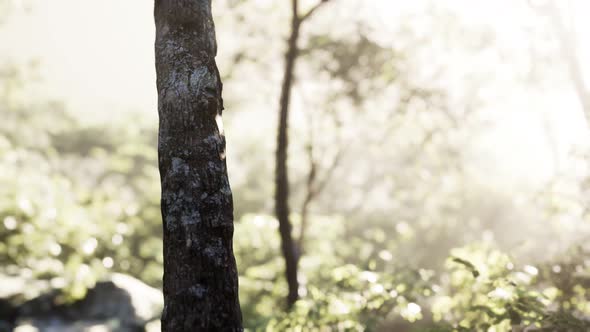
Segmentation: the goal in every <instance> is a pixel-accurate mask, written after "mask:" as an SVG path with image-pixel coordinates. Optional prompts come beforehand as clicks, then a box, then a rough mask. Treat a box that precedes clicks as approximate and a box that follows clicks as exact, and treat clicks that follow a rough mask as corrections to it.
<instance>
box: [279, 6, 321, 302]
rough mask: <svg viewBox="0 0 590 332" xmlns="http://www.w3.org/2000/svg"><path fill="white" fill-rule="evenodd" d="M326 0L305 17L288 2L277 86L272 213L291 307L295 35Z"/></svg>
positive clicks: (294, 286)
mask: <svg viewBox="0 0 590 332" xmlns="http://www.w3.org/2000/svg"><path fill="white" fill-rule="evenodd" d="M328 1H329V0H320V2H318V3H317V4H316V5H315V6H314V7H312V8H311V9H309V10H308V11H307V12H306V13H305V14H303V15H300V14H299V1H298V0H292V2H291V32H290V35H289V39H288V43H287V51H286V52H285V70H284V73H283V83H282V85H281V97H280V100H279V124H278V130H277V150H276V170H275V177H276V178H275V181H276V182H275V183H276V184H275V213H276V216H277V219H278V221H279V232H280V235H281V250H282V252H283V257H284V258H285V275H286V278H287V284H288V286H289V293H288V295H287V306H288V307H291V306H293V304H294V303H295V301H297V299H298V297H299V294H298V289H299V281H298V277H297V265H298V260H299V253H298V251H299V250H298V248H297V245H296V243H295V241H294V240H293V234H292V229H293V226H292V224H291V221H290V220H289V213H290V209H289V177H288V163H287V160H288V158H287V156H288V148H289V105H290V99H291V90H292V89H293V85H294V80H295V64H296V62H297V58H298V56H299V46H298V43H299V34H300V31H301V25H302V24H303V22H305V21H306V20H307V19H309V18H310V17H311V16H312V15H313V13H314V12H315V11H316V10H317V9H318V8H320V6H321V5H322V4H324V3H326V2H328Z"/></svg>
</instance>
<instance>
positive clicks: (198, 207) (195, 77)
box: [154, 0, 243, 332]
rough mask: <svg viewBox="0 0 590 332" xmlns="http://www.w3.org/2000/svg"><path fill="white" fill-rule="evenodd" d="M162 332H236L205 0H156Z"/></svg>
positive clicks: (229, 218) (217, 83) (229, 210)
mask: <svg viewBox="0 0 590 332" xmlns="http://www.w3.org/2000/svg"><path fill="white" fill-rule="evenodd" d="M154 16H155V21H156V44H155V51H156V73H157V88H158V113H159V118H160V129H159V137H158V155H159V158H158V159H159V168H160V179H161V185H162V200H161V205H162V218H163V229H164V311H163V313H162V331H164V332H179V331H242V330H243V329H242V315H241V312H240V306H239V300H238V273H237V268H236V262H235V259H234V255H233V248H232V237H233V230H234V225H233V201H232V193H231V189H230V186H229V181H228V177H227V169H226V162H225V138H224V136H223V129H222V126H221V111H222V109H223V101H222V98H221V89H222V84H221V79H220V77H219V72H218V70H217V66H216V63H215V55H216V48H217V46H216V41H215V29H214V25H213V19H212V15H211V0H156V1H155V9H154Z"/></svg>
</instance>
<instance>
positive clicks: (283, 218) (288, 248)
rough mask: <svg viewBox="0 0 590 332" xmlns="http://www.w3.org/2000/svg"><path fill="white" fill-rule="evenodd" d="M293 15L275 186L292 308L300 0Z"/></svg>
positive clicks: (295, 288) (294, 294)
mask: <svg viewBox="0 0 590 332" xmlns="http://www.w3.org/2000/svg"><path fill="white" fill-rule="evenodd" d="M292 4H293V18H292V21H291V35H290V36H289V42H288V45H287V52H286V54H285V72H284V76H283V84H282V86H281V97H280V101H279V124H278V134H277V150H276V172H275V176H276V179H275V180H276V188H275V190H276V191H275V210H276V211H275V213H276V216H277V219H278V221H279V233H280V235H281V250H282V252H283V257H284V258H285V276H286V277H287V284H288V287H289V293H288V295H287V307H288V308H291V307H292V306H293V304H294V303H295V302H296V301H297V299H298V298H299V293H298V289H299V281H298V280H297V261H298V258H297V253H296V250H297V248H296V247H295V242H294V241H293V236H292V234H291V233H292V228H293V227H292V226H291V221H290V220H289V178H288V168H287V152H288V146H289V142H288V136H289V133H288V129H289V126H288V121H289V101H290V97H291V87H292V86H293V79H294V77H293V76H294V71H295V61H296V60H297V53H298V48H297V42H298V39H299V27H300V22H299V18H298V16H297V0H293V2H292Z"/></svg>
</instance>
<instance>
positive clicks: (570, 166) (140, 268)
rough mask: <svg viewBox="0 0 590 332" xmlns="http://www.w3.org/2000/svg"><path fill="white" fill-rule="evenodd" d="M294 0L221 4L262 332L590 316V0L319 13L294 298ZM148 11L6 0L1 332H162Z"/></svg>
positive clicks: (532, 323) (254, 306)
mask: <svg viewBox="0 0 590 332" xmlns="http://www.w3.org/2000/svg"><path fill="white" fill-rule="evenodd" d="M289 3H290V2H289V1H286V0H283V1H272V0H214V1H213V6H214V16H215V20H216V28H217V39H218V43H219V52H218V56H217V61H218V66H219V68H220V72H221V75H222V78H223V80H224V100H225V108H226V110H225V112H224V121H225V124H224V125H225V133H226V138H227V154H228V157H227V160H228V167H229V176H230V182H231V185H232V189H233V192H234V205H235V220H236V230H235V234H234V248H235V253H236V258H237V264H238V270H239V273H240V301H241V305H242V311H243V314H244V324H245V327H246V328H247V329H248V330H251V331H255V330H266V331H315V330H319V331H332V330H333V331H362V330H367V331H496V332H500V331H523V330H526V331H590V327H589V326H590V220H589V217H590V216H589V215H588V213H589V211H588V208H589V207H590V206H589V204H590V202H589V198H590V193H588V191H589V190H590V167H589V166H590V165H589V163H590V155H589V154H590V135H589V133H590V129H589V128H590V127H589V123H590V122H589V121H588V120H589V119H590V65H588V63H587V62H585V61H583V60H584V59H590V24H589V23H588V19H587V13H589V12H590V4H589V3H588V2H586V1H584V0H576V1H574V0H570V1H553V2H552V1H542V0H538V1H526V0H516V1H514V0H498V1H467V0H460V1H459V0H457V1H434V0H417V1H393V0H371V1H358V0H331V1H328V2H327V3H325V4H324V5H323V6H322V7H321V8H319V9H318V10H317V11H316V12H315V13H314V15H313V17H310V18H309V20H307V21H306V22H305V24H304V25H302V28H301V29H302V30H301V34H300V45H299V46H300V48H301V51H300V55H299V57H298V59H297V65H296V70H295V81H294V86H293V90H292V98H291V114H290V123H289V126H290V133H289V135H290V146H289V151H288V154H289V180H290V183H291V197H290V201H289V203H290V206H291V212H292V213H291V220H292V222H293V224H294V232H293V237H294V238H295V241H296V242H298V243H300V244H301V247H300V248H304V250H303V249H301V250H300V251H301V253H300V254H301V258H300V261H299V268H300V270H299V282H300V285H299V292H300V295H301V299H300V300H299V301H298V302H297V303H296V304H295V306H294V307H293V308H292V309H291V310H286V306H285V298H286V296H287V283H286V281H285V278H284V260H283V257H282V255H281V250H280V237H279V233H278V223H277V220H276V219H275V217H274V200H273V197H274V165H275V160H274V156H275V149H276V145H275V141H276V130H277V128H276V122H277V120H278V119H277V117H278V104H279V94H280V89H281V80H282V75H283V70H284V53H285V50H286V46H287V39H288V36H289V29H290V15H291V12H290V4H289ZM314 4H315V1H313V0H309V1H304V0H302V1H301V7H302V11H305V9H309V8H311V7H312V6H313V5H314ZM152 10H153V3H152V1H144V0H125V1H117V0H101V1H90V0H84V1H79V0H53V1H43V0H0V41H1V43H0V55H1V57H0V239H1V242H0V298H1V300H0V316H1V317H0V331H4V330H6V331H10V330H11V329H12V328H13V327H14V326H18V327H16V330H17V331H21V332H22V331H37V330H40V331H94V332H97V331H110V330H113V331H136V330H133V329H132V328H139V330H142V329H143V328H144V327H145V326H147V329H148V330H150V329H151V330H154V331H155V330H157V324H158V321H157V319H158V316H159V310H161V298H160V297H161V294H160V293H159V291H158V289H159V288H160V287H161V278H162V240H161V233H162V226H161V216H160V209H159V203H160V201H159V200H160V197H159V195H160V188H159V174H158V168H157V151H156V146H157V123H158V122H157V100H156V99H157V94H156V88H155V70H154V65H153V62H154V52H153V39H154V26H153V14H152ZM302 220H304V222H303V223H302ZM302 224H305V231H304V232H301V229H302V227H301V225H302ZM144 283H145V284H144ZM125 285H127V286H125ZM129 285H131V286H129ZM118 287H122V288H125V287H127V288H126V289H127V293H128V295H129V296H130V297H131V301H130V302H131V306H130V307H129V308H126V309H125V310H136V311H137V312H132V314H128V311H124V312H123V313H122V311H121V310H123V309H113V308H119V307H118V306H121V305H122V304H121V303H122V302H123V301H122V300H120V298H117V297H112V298H111V299H110V300H108V299H106V296H107V294H111V293H112V294H114V295H113V296H115V295H116V296H121V294H119V293H116V291H115V290H116V289H119V288H118ZM133 292H136V293H137V294H133ZM117 294H118V295H117ZM109 301H110V302H109ZM138 303H139V304H138ZM147 304H149V305H147ZM137 305H140V306H141V305H144V308H140V309H141V310H138V309H137ZM130 317H131V318H130ZM84 319H85V320H87V322H82V321H81V320H84ZM71 321H75V322H71ZM68 324H69V325H68Z"/></svg>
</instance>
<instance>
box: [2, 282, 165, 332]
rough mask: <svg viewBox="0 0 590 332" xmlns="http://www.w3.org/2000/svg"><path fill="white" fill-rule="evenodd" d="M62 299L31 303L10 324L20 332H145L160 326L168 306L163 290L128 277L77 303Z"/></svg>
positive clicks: (54, 294) (52, 295)
mask: <svg viewBox="0 0 590 332" xmlns="http://www.w3.org/2000/svg"><path fill="white" fill-rule="evenodd" d="M59 296H60V293H59V292H58V291H55V290H53V291H49V292H46V293H45V294H43V295H40V296H38V297H36V298H34V299H32V300H30V301H27V302H25V303H24V304H22V305H20V306H19V307H18V308H17V309H16V314H15V316H16V317H12V321H8V320H7V322H8V323H14V322H16V329H15V331H18V332H26V331H36V332H57V331H60V332H61V331H64V332H82V331H84V332H86V331H90V332H139V331H142V332H143V331H145V330H146V325H147V324H148V323H150V322H151V324H150V326H155V324H157V323H158V322H159V321H158V319H159V317H160V313H161V311H162V307H163V304H164V303H163V302H164V301H163V297H162V293H161V292H160V291H159V290H157V289H155V288H153V287H150V286H148V285H146V284H145V283H143V282H141V281H140V280H138V279H136V278H133V277H131V276H128V275H124V274H113V275H111V276H110V277H109V279H108V280H106V281H102V282H98V283H97V284H96V286H95V287H93V288H91V289H89V290H88V292H87V294H86V296H85V297H84V298H83V299H82V300H80V301H77V302H75V303H71V304H67V305H64V304H57V303H59V302H58V298H59ZM7 310H9V309H7ZM1 320H2V317H0V321H1ZM0 331H4V330H3V329H1V327H0Z"/></svg>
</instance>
